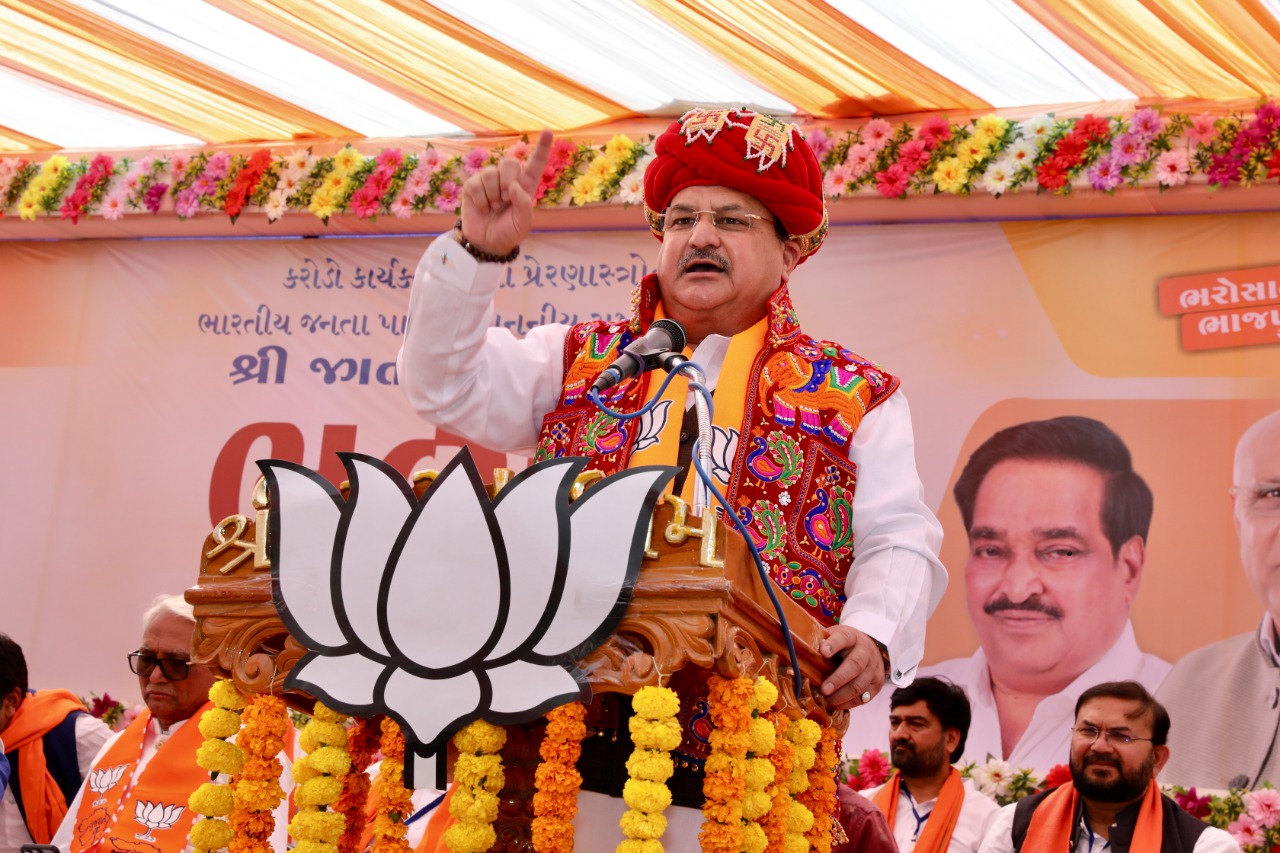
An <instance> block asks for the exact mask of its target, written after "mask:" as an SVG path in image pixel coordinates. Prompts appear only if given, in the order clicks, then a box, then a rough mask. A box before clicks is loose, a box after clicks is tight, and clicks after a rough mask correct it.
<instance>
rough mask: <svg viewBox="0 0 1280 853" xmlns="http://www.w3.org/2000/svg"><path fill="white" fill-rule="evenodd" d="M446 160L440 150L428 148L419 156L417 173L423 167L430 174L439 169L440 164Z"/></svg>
mask: <svg viewBox="0 0 1280 853" xmlns="http://www.w3.org/2000/svg"><path fill="white" fill-rule="evenodd" d="M443 162H444V158H443V157H441V156H440V152H439V151H437V150H436V149H434V148H428V149H427V150H426V151H423V152H422V156H421V157H419V158H418V168H417V169H416V170H415V174H416V173H417V172H418V171H421V170H423V169H425V170H426V173H427V174H428V175H430V174H431V173H432V172H435V171H437V170H439V168H440V164H441V163H443Z"/></svg>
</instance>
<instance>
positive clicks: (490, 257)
mask: <svg viewBox="0 0 1280 853" xmlns="http://www.w3.org/2000/svg"><path fill="white" fill-rule="evenodd" d="M453 239H455V240H457V241H458V245H460V246H461V247H462V248H464V249H466V250H467V254H469V255H470V256H471V257H473V258H475V259H476V260H477V261H479V262H480V263H482V264H509V263H511V262H512V261H514V260H515V259H516V258H518V257H520V247H519V246H516V247H515V248H514V249H512V250H511V251H510V252H507V253H506V254H505V255H495V254H494V253H493V252H486V251H485V250H484V249H481V248H479V247H478V246H476V244H474V243H472V242H471V241H470V240H468V239H467V238H466V237H463V236H462V220H461V219H459V220H458V221H457V222H455V223H453Z"/></svg>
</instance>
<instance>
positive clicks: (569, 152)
mask: <svg viewBox="0 0 1280 853" xmlns="http://www.w3.org/2000/svg"><path fill="white" fill-rule="evenodd" d="M577 148H578V146H576V145H574V144H573V143H572V142H570V141H569V140H567V139H557V140H556V141H555V142H553V143H551V155H550V156H549V157H548V158H547V168H549V169H554V170H555V172H556V173H557V174H559V173H560V172H562V171H564V167H565V166H568V165H569V162H570V161H571V160H573V152H574V151H576V150H577Z"/></svg>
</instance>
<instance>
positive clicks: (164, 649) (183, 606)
mask: <svg viewBox="0 0 1280 853" xmlns="http://www.w3.org/2000/svg"><path fill="white" fill-rule="evenodd" d="M195 628H196V621H195V614H194V612H193V611H192V608H191V605H190V604H188V603H187V602H186V600H185V599H183V597H182V596H181V595H164V596H161V597H159V598H157V599H156V600H155V602H154V603H153V604H152V605H151V607H150V608H149V609H148V610H147V612H146V613H145V614H144V616H143V630H142V642H141V643H140V644H139V646H138V650H137V651H135V652H133V653H131V654H130V655H129V668H130V669H131V670H132V671H133V672H134V674H135V675H137V676H138V685H139V687H140V688H141V691H142V701H143V703H144V704H145V705H146V706H147V710H146V711H144V712H143V713H141V714H139V715H138V717H137V719H135V720H134V721H133V723H131V724H130V725H129V727H128V728H126V729H125V730H124V731H122V732H119V733H118V734H116V735H115V736H113V737H112V738H111V739H110V740H108V741H107V742H106V743H105V744H104V745H103V747H102V750H101V751H100V752H99V753H98V755H97V757H96V758H95V759H94V761H93V769H92V770H91V771H90V773H89V775H88V776H87V777H86V779H85V782H84V784H83V785H82V786H81V787H80V791H79V793H78V794H76V798H75V800H74V801H73V802H72V803H71V805H70V806H69V807H68V809H67V816H66V818H65V819H64V820H63V821H62V825H61V826H60V827H59V828H58V833H57V835H55V836H54V839H53V843H54V845H56V846H57V847H58V848H59V849H60V850H62V851H63V853H68V851H69V853H107V851H110V850H117V849H118V850H147V849H153V850H158V851H160V852H161V853H179V851H183V850H187V849H189V847H190V845H189V844H188V842H187V836H188V834H190V832H191V826H192V824H193V823H194V822H195V820H196V819H197V818H198V817H199V815H197V814H196V813H194V812H192V811H191V809H190V808H188V806H187V799H188V798H189V797H190V795H191V794H192V792H194V791H195V790H196V788H198V787H200V785H201V783H203V782H207V781H209V772H208V771H206V770H204V769H203V768H201V767H200V766H199V765H198V764H197V763H196V751H197V750H198V749H199V748H200V745H201V744H202V743H204V736H203V735H201V734H200V730H199V723H200V715H201V714H202V713H204V710H205V709H206V708H209V707H212V703H211V702H209V688H210V687H212V686H213V683H214V681H215V677H214V674H213V673H212V672H211V671H210V670H209V669H208V668H207V667H204V666H198V665H193V664H192V663H191V662H190V661H191V649H192V639H193V636H194V634H195ZM287 767H288V765H287V764H286V768H287ZM288 772H289V771H288V770H287V769H286V771H285V773H286V776H288ZM219 781H222V780H219ZM281 781H282V785H284V786H285V790H286V791H288V786H287V781H288V780H287V779H283V780H281ZM287 810H288V800H287V798H286V800H284V801H283V802H282V803H281V805H280V807H279V808H278V809H277V810H276V812H275V831H274V833H273V835H272V837H271V839H270V841H271V844H272V847H273V849H276V850H284V849H285V844H286V841H287V834H288V812H287Z"/></svg>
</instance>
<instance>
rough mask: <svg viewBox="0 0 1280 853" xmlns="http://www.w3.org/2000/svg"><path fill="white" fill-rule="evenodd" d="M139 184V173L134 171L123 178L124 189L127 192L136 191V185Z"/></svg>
mask: <svg viewBox="0 0 1280 853" xmlns="http://www.w3.org/2000/svg"><path fill="white" fill-rule="evenodd" d="M141 182H142V173H141V172H137V171H134V172H130V173H129V174H127V175H125V176H124V188H125V189H127V190H129V192H133V191H134V190H136V189H137V188H138V184H140V183H141Z"/></svg>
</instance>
